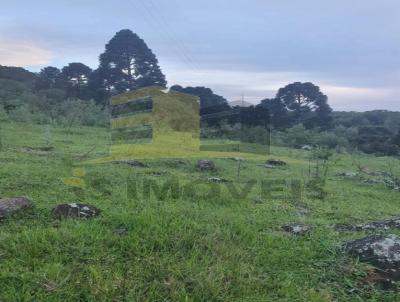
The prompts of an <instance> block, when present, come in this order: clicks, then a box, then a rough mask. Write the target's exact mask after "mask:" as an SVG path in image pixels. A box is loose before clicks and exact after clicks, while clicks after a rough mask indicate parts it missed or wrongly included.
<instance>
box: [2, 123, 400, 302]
mask: <svg viewBox="0 0 400 302" xmlns="http://www.w3.org/2000/svg"><path fill="white" fill-rule="evenodd" d="M1 132H2V133H1V135H2V150H1V152H0V162H1V166H0V196H3V197H6V196H7V197H12V196H27V197H29V198H30V199H31V200H33V202H34V205H35V206H34V208H33V209H32V210H31V211H28V212H25V213H20V214H17V215H15V216H12V217H10V218H8V219H6V220H4V221H1V222H0V301H124V300H125V301H365V300H371V301H395V300H400V295H399V294H397V293H396V292H395V291H389V292H388V291H381V290H379V289H378V288H375V287H372V286H367V285H364V284H361V283H360V280H361V279H362V278H363V277H364V276H365V274H366V272H367V270H368V269H369V267H368V265H366V264H362V263H358V262H357V261H356V259H352V258H350V257H348V256H347V255H346V254H344V253H343V252H342V250H341V244H342V243H343V242H344V241H346V240H349V239H352V238H359V237H362V236H363V235H365V234H364V233H361V232H358V233H357V232H354V233H342V234H339V233H337V232H335V231H334V230H333V229H332V228H331V227H330V226H331V225H333V224H335V223H355V222H366V221H369V220H377V219H381V218H388V217H391V216H392V215H396V214H399V213H400V198H399V197H400V195H399V193H396V192H393V191H390V190H389V189H387V188H385V187H384V186H381V185H374V186H365V185H362V183H361V180H359V179H358V178H355V179H345V178H342V177H336V176H334V174H335V173H336V172H338V171H356V170H357V169H356V164H357V163H359V162H361V163H362V164H363V165H364V166H367V167H368V168H370V169H371V170H388V169H389V167H390V168H392V169H394V170H395V171H396V172H397V173H400V162H399V161H398V160H396V159H393V158H376V157H373V156H366V155H352V156H351V155H346V154H343V155H335V157H336V158H335V159H336V160H337V163H336V164H335V166H334V167H332V169H331V170H330V171H329V175H328V181H327V191H328V193H329V194H328V197H327V198H326V199H325V200H323V201H321V200H318V199H312V198H310V197H309V194H307V193H308V192H307V191H304V192H303V196H302V198H301V199H299V198H297V199H295V200H291V199H279V198H272V199H270V200H267V199H265V198H262V197H261V196H260V193H259V187H255V188H254V189H253V190H252V191H251V193H250V194H249V195H248V196H246V197H245V198H242V199H234V198H232V196H231V195H230V194H229V192H228V190H227V189H226V187H225V185H221V195H220V196H209V197H202V198H198V197H196V196H198V195H199V194H206V193H207V186H205V185H200V186H199V187H196V192H194V193H196V195H195V196H190V194H188V195H186V196H184V197H182V198H179V199H173V198H171V197H170V196H167V197H166V198H162V199H161V200H159V199H158V198H157V196H155V195H154V194H152V195H151V197H150V198H142V197H141V196H140V197H139V198H138V199H134V198H131V197H132V196H131V195H129V194H127V182H128V186H129V184H130V185H131V184H132V182H130V181H129V179H132V178H133V177H136V179H139V180H140V179H144V178H146V179H151V180H154V181H155V182H156V183H158V184H160V185H161V184H163V183H164V182H166V181H167V180H168V179H170V178H171V177H175V178H177V179H179V181H180V184H185V183H188V182H190V181H196V180H206V179H207V177H209V176H211V175H213V176H219V177H223V178H225V179H227V180H229V181H230V182H231V183H232V184H235V185H237V186H239V187H243V186H244V185H245V183H246V182H247V181H248V180H251V179H256V180H258V181H260V180H263V179H290V178H293V179H299V180H301V181H304V180H305V179H306V177H307V174H308V165H309V163H308V157H309V153H308V152H305V151H301V150H291V149H285V148H277V147H275V148H272V153H273V154H272V155H271V157H273V158H279V159H283V160H285V161H287V162H288V166H287V167H285V168H280V169H274V170H271V169H265V168H263V167H260V166H259V165H260V164H262V163H263V162H262V161H252V160H247V161H245V162H244V163H243V164H242V169H241V173H240V178H239V179H237V162H236V161H233V160H231V159H224V158H219V159H215V163H216V165H217V168H218V170H217V171H216V172H200V171H198V170H197V169H196V168H195V164H196V159H185V160H184V161H183V162H177V161H175V160H172V159H166V160H161V159H160V160H146V161H145V162H146V163H147V165H148V167H146V168H137V169H135V168H131V167H129V166H128V165H123V164H113V163H103V164H98V165H84V166H83V168H84V169H85V171H86V174H85V176H83V177H82V178H83V180H84V181H85V183H86V188H85V189H84V190H82V189H80V188H74V187H71V186H67V185H65V183H64V182H63V179H64V178H68V177H72V176H73V170H74V168H76V167H77V166H80V165H79V162H80V161H81V160H82V155H84V154H85V153H88V152H89V151H91V150H92V152H89V153H88V155H87V157H84V159H85V160H89V159H96V158H102V157H107V156H109V148H110V135H109V132H107V131H106V130H105V129H101V128H81V129H72V132H71V133H68V132H67V131H66V130H64V129H62V128H51V131H50V133H51V135H50V137H49V134H48V133H47V134H45V133H46V131H45V127H43V126H37V125H24V124H13V123H3V124H2V127H1ZM46 141H50V143H51V145H52V146H54V150H53V151H51V152H49V153H48V154H47V155H43V154H37V153H35V152H30V151H26V149H24V147H33V148H34V147H36V148H38V147H43V146H45V144H46ZM73 201H81V202H86V203H90V204H93V205H95V206H97V207H99V208H100V209H101V210H102V215H101V216H100V217H98V218H94V219H91V220H78V219H67V220H62V221H61V222H59V221H57V220H55V219H53V218H52V216H51V209H52V207H53V206H55V205H56V204H59V203H64V202H73ZM302 208H306V209H308V210H309V213H308V214H300V213H299V210H300V209H302ZM294 222H301V223H308V224H311V225H313V226H314V230H313V231H312V232H311V233H310V234H309V235H307V236H304V237H293V236H288V235H286V234H284V233H282V232H281V231H280V226H281V225H283V224H286V223H294ZM120 227H125V228H127V229H128V230H129V232H128V235H127V236H118V235H116V234H114V233H113V230H115V229H116V228H120ZM390 233H395V234H396V233H397V234H400V232H399V231H397V230H391V231H390Z"/></svg>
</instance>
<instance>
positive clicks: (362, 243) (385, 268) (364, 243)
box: [344, 235, 400, 281]
mask: <svg viewBox="0 0 400 302" xmlns="http://www.w3.org/2000/svg"><path fill="white" fill-rule="evenodd" d="M344 248H345V250H346V251H347V253H349V254H350V255H352V256H354V257H358V258H359V259H360V261H363V262H368V263H370V264H372V265H373V266H375V267H376V268H377V269H378V270H379V271H381V272H383V273H385V275H386V276H387V278H389V279H390V280H395V281H398V280H400V237H398V236H396V235H371V236H367V237H364V238H361V239H356V240H352V241H349V242H347V243H345V244H344Z"/></svg>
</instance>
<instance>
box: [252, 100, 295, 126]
mask: <svg viewBox="0 0 400 302" xmlns="http://www.w3.org/2000/svg"><path fill="white" fill-rule="evenodd" d="M259 106H261V107H263V108H265V109H267V110H268V112H269V115H270V121H271V124H272V126H273V127H274V128H278V129H279V128H286V127H288V126H289V125H288V110H287V109H286V106H285V104H284V103H283V102H282V101H281V100H280V99H277V98H274V99H264V100H262V101H261V102H260V104H259Z"/></svg>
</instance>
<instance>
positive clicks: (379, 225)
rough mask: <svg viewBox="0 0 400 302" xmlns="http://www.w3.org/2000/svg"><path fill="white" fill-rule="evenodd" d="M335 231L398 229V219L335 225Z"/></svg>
mask: <svg viewBox="0 0 400 302" xmlns="http://www.w3.org/2000/svg"><path fill="white" fill-rule="evenodd" d="M335 229H336V230H337V231H376V230H389V229H400V217H397V218H393V219H387V220H381V221H372V222H368V223H359V224H337V225H336V226H335Z"/></svg>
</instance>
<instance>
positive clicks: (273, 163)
mask: <svg viewBox="0 0 400 302" xmlns="http://www.w3.org/2000/svg"><path fill="white" fill-rule="evenodd" d="M265 164H266V165H270V166H274V167H277V166H286V165H287V163H286V162H284V161H283V160H279V159H269V160H267V162H266V163H265Z"/></svg>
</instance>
